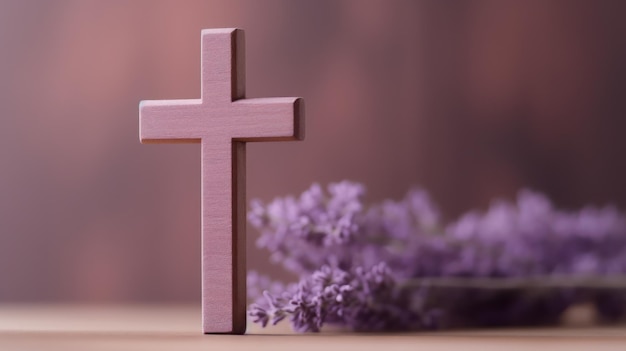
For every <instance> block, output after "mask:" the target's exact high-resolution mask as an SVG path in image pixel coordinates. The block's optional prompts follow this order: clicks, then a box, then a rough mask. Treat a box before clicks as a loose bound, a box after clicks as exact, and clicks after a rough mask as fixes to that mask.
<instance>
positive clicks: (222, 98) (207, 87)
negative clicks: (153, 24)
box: [139, 29, 304, 334]
mask: <svg viewBox="0 0 626 351" xmlns="http://www.w3.org/2000/svg"><path fill="white" fill-rule="evenodd" d="M244 45H245V42H244V33H243V31H242V30H240V29H209V30H203V31H202V50H201V51H202V89H201V90H202V93H201V98H200V99H189V100H160V101H142V102H141V103H140V105H139V135H140V139H141V142H143V143H172V142H191V143H200V144H201V148H202V160H201V161H202V326H203V327H202V328H203V331H204V333H235V334H241V333H244V332H245V329H246V285H245V284H246V280H245V274H246V265H245V257H246V253H245V240H246V239H245V236H246V235H245V234H246V192H245V184H246V178H245V153H246V147H245V143H246V142H252V141H283V140H284V141H287V140H302V139H303V138H304V104H303V101H302V99H301V98H293V97H290V98H263V99H245V71H244Z"/></svg>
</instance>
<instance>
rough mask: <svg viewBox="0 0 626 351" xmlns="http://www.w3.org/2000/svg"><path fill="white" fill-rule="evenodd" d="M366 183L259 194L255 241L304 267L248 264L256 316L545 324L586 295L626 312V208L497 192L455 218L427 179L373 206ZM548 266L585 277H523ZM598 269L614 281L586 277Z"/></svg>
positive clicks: (285, 262) (303, 320)
mask: <svg viewBox="0 0 626 351" xmlns="http://www.w3.org/2000/svg"><path fill="white" fill-rule="evenodd" d="M364 193H365V188H364V186H363V185H361V184H358V183H351V182H347V181H344V182H341V183H335V184H330V185H329V186H328V192H324V191H323V190H322V188H321V187H320V186H319V185H317V184H314V185H312V186H311V187H310V188H309V189H308V190H307V191H305V192H304V193H302V195H300V196H299V197H298V198H295V197H284V198H278V199H275V200H274V201H272V202H271V203H269V204H267V205H264V204H262V203H260V202H259V201H253V202H252V204H251V210H250V213H249V221H250V223H251V224H252V225H253V226H254V227H256V228H257V229H258V230H260V232H261V237H260V238H259V240H258V242H257V244H258V246H259V247H260V248H262V249H266V250H268V251H269V252H270V254H271V257H270V258H271V260H272V261H273V262H274V263H277V264H279V265H281V266H282V267H284V268H285V269H286V270H288V271H290V272H292V273H294V274H296V275H297V276H298V277H299V281H298V282H297V283H293V284H288V285H284V284H281V283H278V282H272V281H271V280H270V279H268V278H267V277H262V276H260V275H258V274H256V273H254V272H252V273H250V274H249V276H248V286H249V289H250V296H251V297H252V298H253V299H254V300H255V302H254V303H253V304H252V305H251V306H250V309H249V315H250V316H251V317H252V318H253V320H254V321H255V322H257V323H260V324H262V325H263V326H266V325H267V324H268V323H273V324H276V323H278V322H280V321H282V320H283V319H286V318H288V319H289V320H290V321H291V324H292V326H293V327H294V329H295V330H297V331H319V330H320V328H321V327H322V326H323V325H324V324H334V325H339V326H343V327H347V328H350V329H353V330H358V331H395V330H420V329H426V328H428V329H430V328H445V327H456V326H470V327H478V326H502V325H529V324H545V323H554V322H556V321H558V320H559V318H560V315H561V313H562V312H563V311H564V310H565V309H566V308H567V307H569V306H571V305H572V304H575V303H577V302H581V301H583V300H584V301H587V302H588V301H591V302H594V303H595V304H596V306H597V310H598V313H599V314H600V315H601V316H602V317H604V318H605V319H607V320H616V319H620V318H623V317H624V315H625V314H626V298H625V297H626V287H622V286H626V285H620V284H617V286H616V285H615V284H614V281H615V279H617V280H618V281H619V279H620V277H621V276H622V275H623V274H624V273H626V218H625V217H624V215H622V214H621V213H620V212H619V211H617V210H616V209H615V208H613V207H605V208H592V207H588V208H584V209H582V210H580V211H576V212H566V211H560V210H557V209H555V208H554V207H553V206H552V204H551V203H550V202H549V201H548V199H547V198H545V197H544V196H542V195H540V194H537V193H533V192H529V191H522V192H520V194H519V196H518V198H517V201H516V202H515V203H509V202H505V201H497V202H494V203H493V204H492V205H491V207H490V208H489V209H488V210H487V211H486V212H484V213H480V212H470V213H468V214H466V215H463V216H461V217H460V218H459V219H458V220H456V221H454V222H450V223H447V224H446V223H444V222H443V221H442V219H441V215H440V213H439V211H438V210H437V207H436V206H435V205H434V204H433V203H432V201H431V200H430V198H429V196H428V194H427V193H426V192H425V191H423V190H419V189H414V190H411V191H409V192H408V193H407V195H406V196H405V198H404V199H402V200H401V201H391V200H387V201H384V202H382V203H380V204H375V205H372V206H369V207H366V206H365V204H364V203H363V195H364ZM550 277H553V278H554V280H553V281H555V282H556V281H557V280H559V279H560V280H562V278H563V277H566V278H575V279H578V280H579V281H580V279H581V278H583V279H582V284H571V282H572V280H571V279H570V280H566V284H564V285H561V286H559V285H558V284H557V285H556V286H554V287H552V288H550V289H546V288H545V287H544V288H542V286H540V287H537V286H525V285H524V282H532V281H536V280H538V279H540V280H545V281H550ZM593 277H596V278H598V277H600V278H606V279H605V280H601V283H602V282H606V281H607V280H608V281H610V282H613V283H611V284H608V285H607V284H604V285H605V287H606V286H608V287H609V288H608V289H597V288H593V287H589V286H587V285H586V284H585V282H587V281H595V282H597V281H598V279H595V280H593ZM468 279H469V280H468ZM575 279H574V281H576V280H575ZM459 281H460V282H461V284H456V285H455V284H454V282H459ZM464 281H469V282H474V283H475V282H476V281H482V282H484V281H486V282H488V283H489V282H494V281H495V282H499V285H498V284H496V285H495V286H494V285H489V284H482V285H476V284H473V285H472V284H463V283H462V282H464ZM435 282H438V284H435ZM511 282H513V283H515V282H522V284H517V283H515V284H511ZM441 283H444V284H441ZM502 283H504V284H502ZM527 285H528V284H527Z"/></svg>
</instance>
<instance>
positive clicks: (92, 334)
mask: <svg viewBox="0 0 626 351" xmlns="http://www.w3.org/2000/svg"><path fill="white" fill-rule="evenodd" d="M0 350H3V351H4V350H155V351H158V350H181V351H185V350H205V351H206V350H235V351H236V350H255V351H256V350H258V351H261V350H272V351H280V350H289V351H300V350H321V351H330V350H342V351H347V350H359V351H367V350H377V351H378V350H383V351H393V350H463V351H472V350H481V351H483V350H505V351H515V350H533V351H537V350H550V351H558V350H567V351H574V350H585V351H588V350H593V351H595V350H620V351H626V327H605V328H568V329H562V328H561V329H531V330H497V331H457V332H429V333H414V334H391V335H381V334H351V333H320V334H305V335H294V334H290V333H289V330H288V329H286V328H280V329H279V328H274V329H269V330H260V329H258V328H255V327H254V326H252V327H249V330H248V334H247V335H243V336H235V335H202V334H201V332H200V308H199V306H75V305H68V306H60V305H57V306H49V305H4V306H2V305H0Z"/></svg>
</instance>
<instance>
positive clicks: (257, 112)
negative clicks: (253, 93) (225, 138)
mask: <svg viewBox="0 0 626 351" xmlns="http://www.w3.org/2000/svg"><path fill="white" fill-rule="evenodd" d="M232 109H233V131H232V137H233V139H235V140H237V141H288V140H303V139H304V101H303V100H302V98H295V97H287V98H262V99H244V100H237V101H235V102H233V104H232Z"/></svg>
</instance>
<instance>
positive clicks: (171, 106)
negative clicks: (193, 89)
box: [139, 99, 206, 143]
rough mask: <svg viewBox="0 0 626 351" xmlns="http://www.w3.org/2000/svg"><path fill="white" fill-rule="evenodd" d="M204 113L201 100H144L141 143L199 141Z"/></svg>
mask: <svg viewBox="0 0 626 351" xmlns="http://www.w3.org/2000/svg"><path fill="white" fill-rule="evenodd" d="M204 118H205V117H204V116H203V115H202V100H200V99H188V100H147V101H146V100H144V101H142V102H141V103H140V104H139V138H140V139H141V142H142V143H175V142H182V143H188V142H200V139H201V138H202V136H203V133H202V132H203V130H204V125H205V124H206V122H204Z"/></svg>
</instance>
